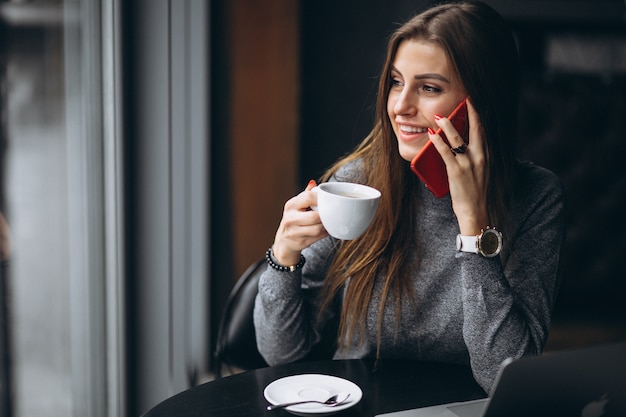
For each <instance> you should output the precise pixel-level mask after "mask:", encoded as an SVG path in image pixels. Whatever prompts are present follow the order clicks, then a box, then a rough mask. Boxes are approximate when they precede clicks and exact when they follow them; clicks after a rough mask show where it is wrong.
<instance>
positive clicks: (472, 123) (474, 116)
mask: <svg viewBox="0 0 626 417" xmlns="http://www.w3.org/2000/svg"><path fill="white" fill-rule="evenodd" d="M467 115H468V119H469V147H470V148H472V149H480V150H482V149H483V128H482V124H481V123H480V117H479V116H478V112H477V111H476V108H475V107H474V104H473V103H472V100H471V99H470V98H469V97H468V98H467Z"/></svg>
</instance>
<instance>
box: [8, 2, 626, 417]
mask: <svg viewBox="0 0 626 417" xmlns="http://www.w3.org/2000/svg"><path fill="white" fill-rule="evenodd" d="M487 3H489V4H491V5H492V6H494V7H495V8H496V9H497V10H498V11H499V12H500V13H501V14H502V15H504V16H505V17H506V19H507V20H508V21H509V22H510V23H511V26H512V28H513V29H514V31H515V34H516V37H517V40H518V44H519V48H520V53H521V57H522V68H523V89H522V103H521V104H522V105H521V107H520V114H519V120H520V131H519V138H520V143H519V149H518V152H519V155H520V157H522V158H525V159H530V160H533V161H535V162H536V163H538V164H540V165H543V166H545V167H547V168H550V169H551V170H553V171H554V172H556V173H557V174H558V175H559V176H560V177H561V179H562V180H563V183H564V185H565V189H566V193H567V203H568V213H567V216H568V217H567V221H568V231H567V242H566V255H565V271H564V281H563V286H562V289H561V293H560V296H559V299H558V302H557V305H556V311H555V314H554V324H553V327H552V331H551V335H550V339H549V341H548V350H558V349H566V348H572V347H577V346H585V345H592V344H599V343H608V342H613V341H623V340H626V264H625V263H624V256H625V255H626V239H625V238H624V236H626V222H625V221H624V220H623V217H624V216H623V209H622V204H623V202H624V197H625V196H626V171H625V169H624V163H623V159H624V157H625V155H626V3H625V2H624V0H517V1H511V0H489V1H487ZM429 4H431V2H430V1H425V0H385V1H380V0H378V1H375V0H366V1H364V0H360V1H341V2H338V1H335V0H332V1H331V0H315V1H313V0H265V1H262V0H13V1H7V0H3V1H0V214H1V215H2V216H0V257H1V259H0V261H1V263H0V266H1V267H0V417H13V416H16V417H18V416H19V417H22V416H32V415H39V416H45V417H48V416H51V417H52V416H55V417H56V416H59V417H60V416H64V417H66V416H81V417H82V416H126V415H128V416H135V415H140V414H141V413H143V412H145V411H146V410H148V409H149V408H150V407H152V406H154V405H155V404H157V403H158V402H160V401H162V400H163V399H165V398H167V397H168V396H171V395H173V394H175V393H176V392H179V391H181V390H184V389H186V388H188V387H190V386H192V385H194V384H197V383H200V382H203V381H206V380H209V379H211V378H212V350H213V346H214V343H215V334H216V330H217V322H218V320H219V318H220V316H221V311H222V309H223V307H224V303H225V300H226V298H227V296H228V293H229V292H230V290H231V288H232V286H233V284H234V282H235V281H236V279H237V278H238V276H239V275H240V274H241V273H243V271H244V270H245V269H246V268H247V266H248V265H249V264H251V263H253V262H254V261H256V260H257V259H260V258H261V257H262V256H263V253H264V251H265V250H266V249H267V247H268V246H269V245H270V244H271V242H272V240H273V234H274V232H275V228H276V226H277V225H278V222H279V220H280V216H281V213H282V207H283V204H284V202H285V201H286V200H287V199H288V198H290V197H291V196H293V195H295V194H296V193H298V192H299V191H300V190H301V189H303V188H304V187H305V185H306V183H307V182H308V180H309V179H311V178H317V177H319V176H320V175H321V174H322V172H323V171H324V170H325V169H326V168H327V167H328V166H329V165H330V164H332V163H333V162H334V161H335V160H336V159H337V158H338V157H340V156H341V155H343V154H345V153H346V152H348V151H349V150H351V149H352V147H353V146H355V145H356V144H357V143H358V142H360V140H361V139H362V138H363V137H364V135H366V133H367V132H368V131H369V129H370V128H371V123H372V114H373V110H374V109H373V103H374V99H375V90H376V82H377V77H378V73H379V69H380V67H381V65H382V57H383V53H384V51H385V45H386V40H387V38H388V36H389V34H390V33H391V32H392V31H393V30H394V29H395V28H396V27H397V26H398V25H400V24H401V23H402V22H404V21H405V20H406V19H408V18H409V17H411V16H412V15H413V14H414V13H416V12H419V11H421V10H422V9H423V8H425V7H426V6H428V5H429ZM5 220H6V222H5Z"/></svg>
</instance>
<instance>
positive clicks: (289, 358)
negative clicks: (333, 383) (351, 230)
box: [254, 238, 336, 365]
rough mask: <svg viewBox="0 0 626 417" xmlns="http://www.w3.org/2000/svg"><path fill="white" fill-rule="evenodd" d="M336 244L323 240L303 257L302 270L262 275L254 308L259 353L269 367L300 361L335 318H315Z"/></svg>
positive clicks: (271, 271) (330, 313) (328, 314)
mask: <svg viewBox="0 0 626 417" xmlns="http://www.w3.org/2000/svg"><path fill="white" fill-rule="evenodd" d="M335 244H336V241H335V240H334V239H332V238H325V239H322V240H320V241H318V242H316V243H315V244H313V245H311V246H310V247H309V248H307V249H305V250H304V251H303V252H302V254H303V255H304V257H305V258H306V262H305V265H304V267H303V268H302V269H301V270H299V271H296V272H281V271H277V270H275V269H273V268H271V267H267V270H266V271H265V272H264V273H263V274H262V275H261V277H260V280H259V291H258V294H257V297H256V301H255V306H254V326H255V330H256V338H257V346H258V349H259V352H260V353H261V355H262V356H263V358H264V359H265V361H266V362H267V363H268V364H269V365H278V364H281V363H288V362H293V361H297V360H300V359H303V358H304V357H306V356H307V355H308V354H309V353H310V352H311V350H312V349H313V347H314V346H315V345H316V344H317V343H318V342H319V341H320V339H321V334H322V329H323V327H324V324H325V323H326V322H327V321H328V320H329V319H330V318H331V317H332V316H333V315H334V314H335V312H334V311H332V310H331V311H325V312H324V316H323V317H319V316H318V310H319V309H318V306H317V303H318V295H319V292H320V291H321V288H322V284H323V281H324V277H325V273H326V271H327V270H328V268H329V266H330V263H331V262H332V258H333V256H334V253H335Z"/></svg>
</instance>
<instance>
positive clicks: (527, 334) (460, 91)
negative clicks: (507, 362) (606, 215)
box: [255, 2, 564, 391]
mask: <svg viewBox="0 0 626 417" xmlns="http://www.w3.org/2000/svg"><path fill="white" fill-rule="evenodd" d="M466 97H467V98H468V99H467V103H468V115H469V124H470V128H469V144H468V145H467V146H465V145H464V142H463V139H462V138H461V136H460V135H459V132H457V131H456V130H455V128H454V127H453V126H452V123H451V122H450V121H449V120H448V119H447V118H446V117H442V116H444V115H448V114H449V113H450V112H451V111H452V110H453V109H454V108H455V107H456V105H457V104H458V103H459V102H460V101H461V100H463V99H464V98H466ZM517 99H518V58H517V51H516V45H515V42H514V39H513V36H512V34H511V32H510V30H509V29H508V28H507V27H506V25H505V23H504V21H503V19H502V18H501V17H500V16H499V15H498V14H497V13H496V12H495V11H494V10H493V9H491V8H490V7H488V6H486V5H485V4H483V3H480V2H462V3H455V4H448V5H440V6H437V7H434V8H432V9H429V10H427V11H425V12H424V13H422V14H420V15H418V16H416V17H414V18H413V19H412V20H410V21H409V22H407V23H406V24H404V25H403V26H402V27H401V28H399V29H398V30H397V31H396V32H395V33H394V34H393V35H392V37H391V39H390V41H389V45H388V51H387V57H386V61H385V64H384V67H383V70H382V74H381V77H380V83H379V89H378V102H377V112H376V123H375V127H374V128H373V130H372V132H371V133H370V134H369V135H368V137H367V138H365V140H364V141H363V142H362V143H361V144H360V145H359V146H358V147H357V148H356V149H355V150H354V152H353V153H352V154H350V155H348V156H347V157H345V158H343V159H341V160H340V161H339V162H338V163H337V164H336V165H335V166H333V167H332V168H331V169H330V170H329V171H328V172H327V173H326V175H325V176H324V178H323V179H322V180H333V181H335V180H336V181H352V182H360V183H364V184H368V185H370V186H373V187H375V188H377V189H379V190H380V191H381V192H382V197H381V201H380V205H379V209H378V212H377V215H376V217H375V219H374V221H373V223H372V225H371V226H370V228H369V229H368V230H367V231H366V233H365V234H364V235H363V236H361V237H360V238H358V239H356V240H354V241H337V240H335V239H333V238H332V237H329V236H328V235H327V233H326V231H325V230H324V228H323V226H322V225H321V223H320V220H319V216H318V213H317V212H316V211H311V210H309V207H311V206H314V205H316V196H315V193H313V192H311V191H310V190H311V189H312V188H313V187H314V186H315V182H314V181H312V182H311V183H309V185H308V186H307V188H306V190H305V191H303V192H302V193H301V194H299V195H298V196H296V197H294V198H292V199H291V200H289V201H288V202H287V203H286V204H285V208H284V212H283V217H282V220H281V223H280V225H279V228H278V231H277V232H276V237H275V240H274V244H273V246H272V248H270V250H268V253H267V254H266V255H267V256H266V257H267V259H268V268H267V271H266V272H265V273H264V274H263V276H262V277H261V279H260V282H259V294H258V296H257V300H256V305H255V325H256V329H257V344H258V347H259V350H260V352H261V353H262V355H263V356H264V357H265V359H266V360H267V362H268V363H269V364H278V363H284V362H290V361H295V360H298V359H302V358H304V357H306V356H307V355H308V354H309V353H310V352H311V350H312V349H313V348H314V346H315V345H316V344H317V343H318V342H319V341H320V338H321V334H322V331H323V329H324V327H325V325H326V324H327V323H329V322H331V321H332V319H333V318H334V317H336V318H337V319H338V321H339V328H338V337H337V348H336V351H335V353H334V357H335V358H362V357H376V358H385V357H403V358H411V359H418V360H429V361H443V362H450V363H459V364H469V365H470V366H471V368H472V371H473V374H474V377H475V378H476V380H477V381H478V383H479V384H481V386H482V387H483V388H484V389H485V390H486V391H489V389H490V388H491V386H492V384H493V382H494V379H495V376H496V374H497V371H498V369H499V366H500V363H501V362H502V361H503V360H504V359H506V358H509V357H513V358H518V357H521V356H523V355H536V354H540V353H541V352H542V349H543V346H544V344H545V342H546V338H547V335H548V328H549V325H550V316H551V312H552V308H553V304H554V299H555V296H556V292H557V288H558V283H559V275H560V265H561V248H562V242H563V237H564V215H563V193H562V188H561V184H560V182H559V180H558V179H557V178H556V176H555V175H554V174H552V173H551V172H549V171H547V170H545V169H543V168H540V167H537V166H535V165H533V164H531V163H523V162H519V161H517V160H515V158H514V136H515V119H516V115H517ZM439 127H441V128H442V129H443V131H444V132H445V134H446V136H447V137H448V138H449V145H448V144H446V143H445V142H444V140H443V139H442V137H441V136H440V135H438V134H436V133H435V131H436V130H437V128H439ZM429 140H430V141H432V142H433V144H434V145H435V146H436V148H437V150H438V152H439V153H440V154H441V157H442V158H443V160H444V162H445V165H446V170H447V173H448V181H449V186H450V192H449V194H448V195H447V196H445V197H444V198H436V197H434V196H433V195H432V194H431V193H430V192H429V191H428V190H427V189H426V188H425V187H424V185H423V184H422V183H421V182H420V181H419V180H418V179H417V177H416V176H415V175H414V174H413V173H412V172H411V170H410V168H409V162H410V161H411V160H412V159H413V157H414V156H415V155H416V154H417V153H418V152H419V151H420V150H421V148H422V147H423V146H424V145H425V144H426V143H427V142H428V141H429ZM451 150H452V152H451ZM494 227H495V228H496V229H497V232H494V231H493V228H494ZM486 229H491V230H490V232H485V234H484V235H483V232H484V230H486ZM500 233H501V235H500ZM488 234H489V235H490V236H491V237H494V236H495V237H498V238H499V237H502V241H503V245H502V247H500V246H498V245H496V246H497V247H492V248H490V249H489V250H488V251H489V253H485V254H480V253H475V252H476V250H475V246H474V247H471V248H470V249H469V250H470V252H466V250H468V249H466V247H462V248H461V250H459V249H457V245H456V240H457V235H460V236H462V238H461V240H462V241H463V242H465V243H467V242H468V241H469V242H476V241H477V240H480V239H481V238H483V237H484V238H485V240H486V237H487V235H488ZM496 243H498V240H497V239H496ZM466 246H467V245H466ZM500 248H502V251H500ZM484 255H486V256H484ZM305 260H306V262H305Z"/></svg>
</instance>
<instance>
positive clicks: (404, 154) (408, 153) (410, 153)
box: [398, 147, 421, 162]
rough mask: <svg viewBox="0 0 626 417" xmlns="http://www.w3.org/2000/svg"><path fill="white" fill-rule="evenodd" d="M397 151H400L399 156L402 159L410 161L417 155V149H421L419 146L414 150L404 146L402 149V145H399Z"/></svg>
mask: <svg viewBox="0 0 626 417" xmlns="http://www.w3.org/2000/svg"><path fill="white" fill-rule="evenodd" d="M398 151H399V153H400V158H402V159H404V160H405V161H407V162H411V161H412V160H413V158H415V155H417V154H418V153H419V151H421V148H420V149H417V150H416V149H407V148H406V147H405V148H404V149H403V147H400V149H399V150H398Z"/></svg>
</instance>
